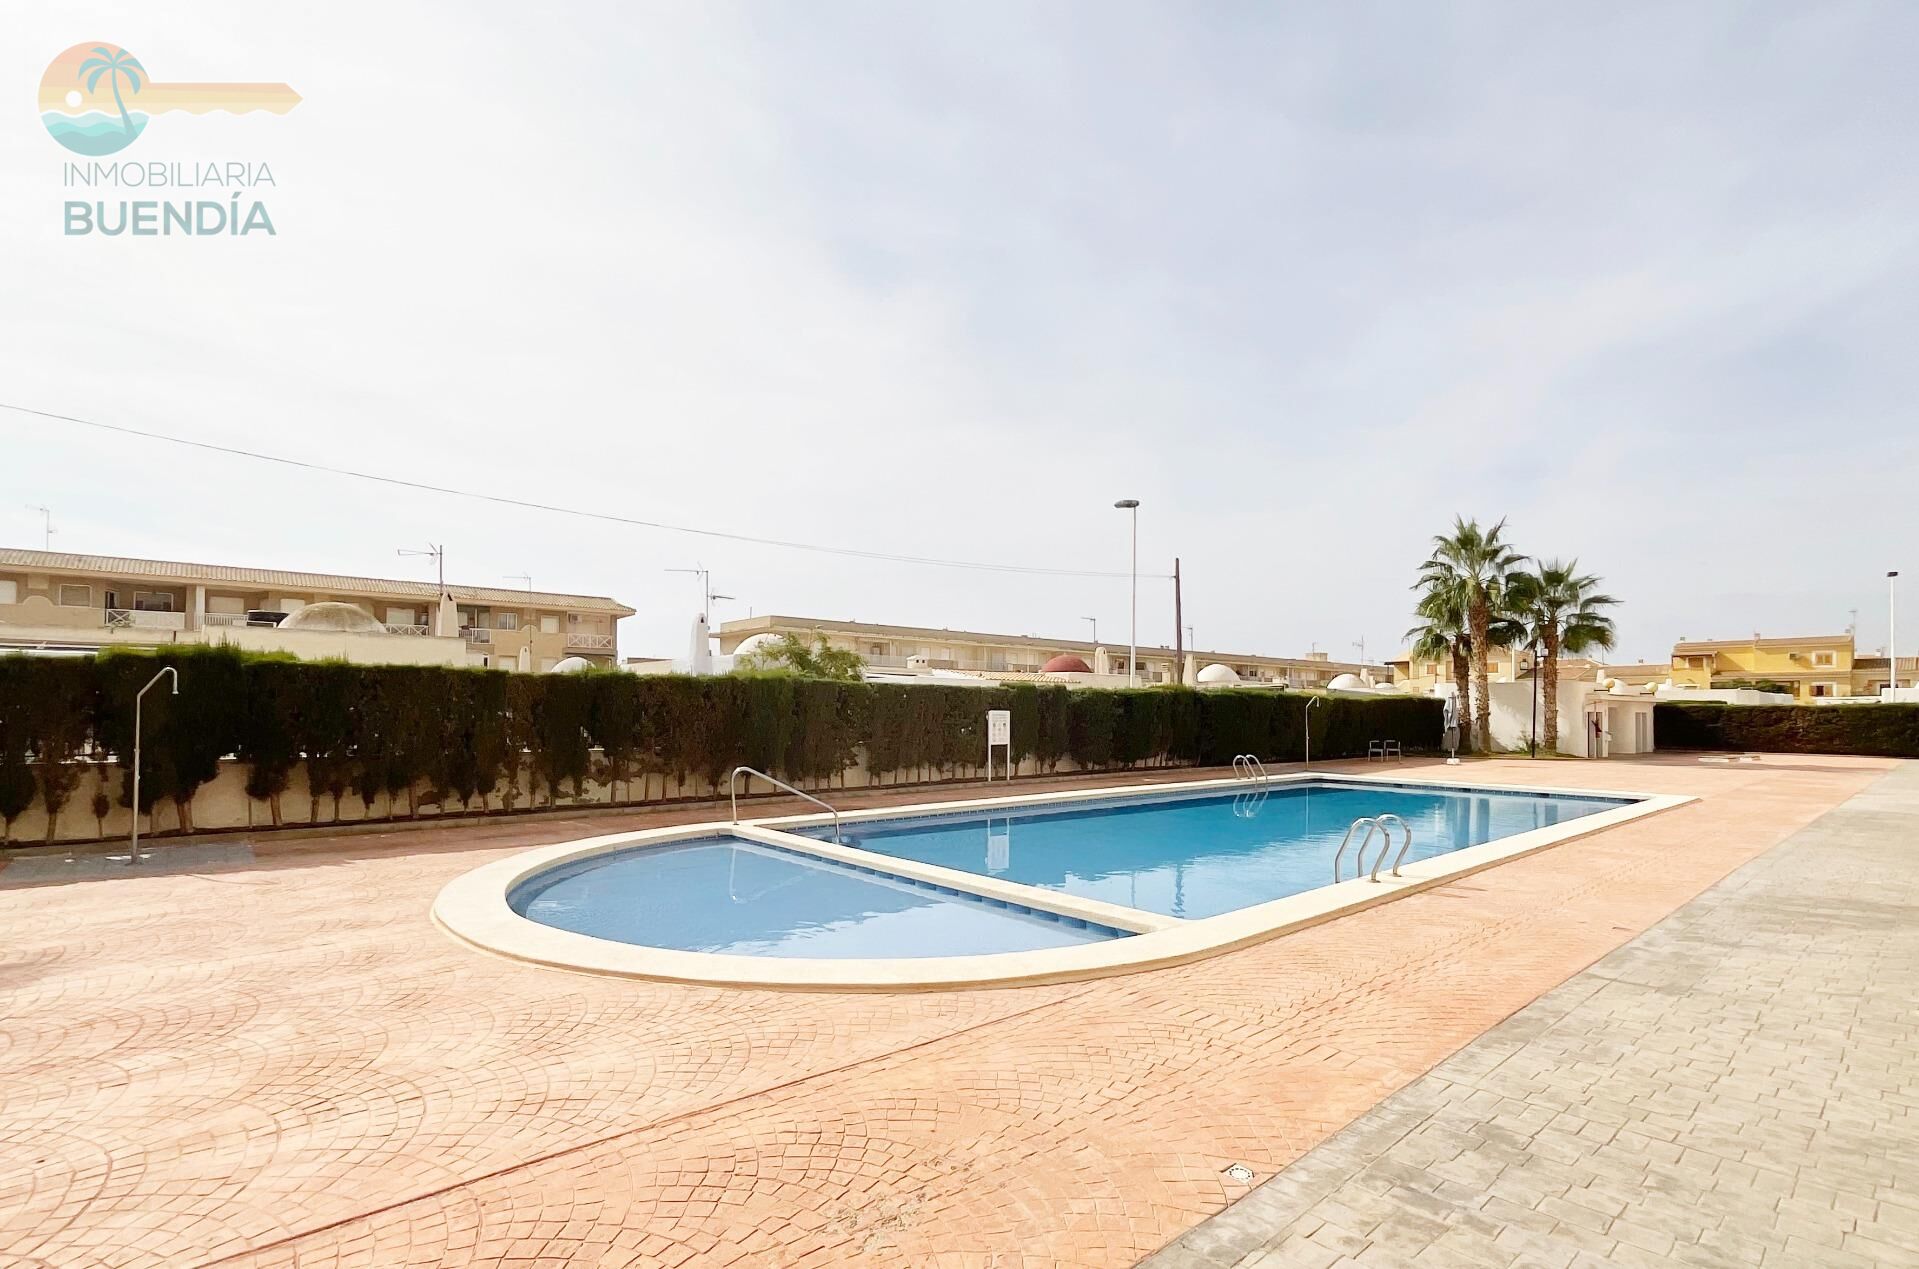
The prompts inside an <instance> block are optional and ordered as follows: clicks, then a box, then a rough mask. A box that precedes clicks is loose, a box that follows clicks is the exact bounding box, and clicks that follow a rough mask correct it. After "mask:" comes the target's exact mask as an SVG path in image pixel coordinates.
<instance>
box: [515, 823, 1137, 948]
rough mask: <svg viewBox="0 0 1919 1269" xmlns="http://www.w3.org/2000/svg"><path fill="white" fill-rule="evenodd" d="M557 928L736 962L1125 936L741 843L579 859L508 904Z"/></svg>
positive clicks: (528, 885)
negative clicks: (748, 958) (736, 959)
mask: <svg viewBox="0 0 1919 1269" xmlns="http://www.w3.org/2000/svg"><path fill="white" fill-rule="evenodd" d="M507 904H508V906H509V907H511V908H512V909H513V911H514V912H516V913H518V914H519V915H521V916H523V917H525V918H527V919H528V920H529V921H535V922H537V923H539V924H541V925H546V926H551V927H552V928H554V929H559V930H568V931H571V932H572V933H575V934H587V935H591V936H593V937H594V938H602V939H612V940H614V941H616V942H621V943H634V944H640V945H643V946H646V947H660V948H669V949H675V950H678V951H686V952H718V953H724V954H728V955H736V956H808V957H826V958H840V957H852V958H872V957H913V956H978V955H984V954H990V953H994V952H1031V951H1038V950H1041V949H1044V948H1055V947H1074V946H1077V945H1079V944H1083V943H1097V942H1100V941H1102V940H1105V939H1109V938H1118V937H1121V936H1122V933H1121V931H1119V930H1115V929H1111V928H1109V927H1105V926H1100V925H1093V924H1088V923H1087V922H1084V921H1076V920H1073V919H1071V918H1066V917H1060V916H1058V915H1055V914H1053V913H1050V912H1039V911H1036V910H1034V909H1031V908H1026V907H1021V906H1017V905H1008V904H1006V903H1005V902H1003V901H1002V902H999V903H997V904H996V903H993V902H991V901H989V900H985V899H981V898H979V897H977V896H975V895H970V894H962V893H960V892H958V891H956V890H953V889H950V888H939V887H934V886H930V885H924V884H917V883H915V882H912V881H909V880H904V879H901V878H898V877H891V876H886V875H883V874H880V873H876V872H873V871H871V870H865V869H857V868H853V867H849V866H847V865H845V864H841V863H835V862H833V861H830V860H824V859H816V858H813V857H811V856H808V855H804V854H800V853H798V852H796V851H791V850H782V849H780V848H779V847H777V846H768V845H764V844H759V843H755V842H750V841H745V840H742V839H740V838H737V837H731V836H719V835H715V836H711V837H702V838H695V839H693V840H690V841H679V842H675V843H673V844H671V845H667V846H657V847H653V848H650V849H649V848H640V849H636V850H627V851H620V852H617V853H614V854H608V855H595V856H593V857H591V858H588V859H581V860H575V861H573V862H572V863H568V864H562V865H561V866H559V867H557V868H552V869H549V870H547V871H545V872H541V873H538V874H536V875H535V876H533V877H531V878H529V879H528V880H526V881H525V882H523V883H521V884H520V885H518V886H516V887H514V889H513V891H512V892H511V893H510V894H509V895H508V896H507Z"/></svg>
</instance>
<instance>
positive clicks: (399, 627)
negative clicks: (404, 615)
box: [385, 621, 428, 637]
mask: <svg viewBox="0 0 1919 1269" xmlns="http://www.w3.org/2000/svg"><path fill="white" fill-rule="evenodd" d="M385 625H386V632H387V633H388V634H390V635H412V636H414V637H421V636H424V635H425V634H427V633H428V632H427V628H426V627H425V626H410V625H407V624H405V623H404V622H393V621H389V622H386V623H385Z"/></svg>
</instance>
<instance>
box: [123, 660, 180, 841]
mask: <svg viewBox="0 0 1919 1269" xmlns="http://www.w3.org/2000/svg"><path fill="white" fill-rule="evenodd" d="M169 675H171V676H172V678H173V694H174V695H175V696H178V695H179V694H180V671H178V670H176V669H174V668H173V667H172V666H170V665H166V666H162V667H160V672H159V673H158V674H156V675H154V676H153V677H152V678H150V679H148V680H147V686H146V687H143V688H141V689H140V690H139V692H138V693H136V694H135V696H134V698H133V837H132V843H131V845H130V846H129V847H128V849H127V866H128V867H129V868H131V867H132V866H133V865H134V864H137V863H139V862H140V703H141V701H143V700H145V699H146V695H147V688H150V687H152V686H153V685H154V684H155V683H158V682H159V681H160V680H161V679H163V678H166V677H168V676H169Z"/></svg>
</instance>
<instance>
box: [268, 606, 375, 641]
mask: <svg viewBox="0 0 1919 1269" xmlns="http://www.w3.org/2000/svg"><path fill="white" fill-rule="evenodd" d="M280 629H282V630H332V631H346V632H348V633H350V634H385V633H386V627H385V626H384V625H382V624H381V623H380V619H379V618H378V617H375V616H374V615H373V614H372V613H370V612H368V611H367V610H366V609H364V608H360V607H356V606H355V605H353V604H341V603H335V602H333V601H331V600H329V601H328V602H326V603H323V604H308V605H307V606H306V607H304V608H302V609H300V611H298V612H296V613H292V614H289V615H288V616H285V617H282V618H281V619H280Z"/></svg>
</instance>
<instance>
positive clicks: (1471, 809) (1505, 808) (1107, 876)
mask: <svg viewBox="0 0 1919 1269" xmlns="http://www.w3.org/2000/svg"><path fill="white" fill-rule="evenodd" d="M1629 800H1630V799H1625V798H1588V797H1566V796H1559V795H1545V794H1529V793H1512V794H1508V793H1479V792H1469V791H1466V790H1452V789H1431V788H1420V787H1414V786H1409V785H1356V784H1339V783H1337V782H1332V781H1315V782H1313V783H1310V784H1294V785H1280V786H1275V787H1274V788H1272V790H1271V791H1270V792H1269V793H1268V794H1266V795H1265V796H1264V797H1261V796H1259V795H1251V796H1248V795H1239V796H1235V795H1233V794H1221V795H1218V796H1207V797H1186V798H1158V799H1143V800H1142V799H1125V800H1121V799H1114V800H1112V801H1110V802H1100V803H1094V804H1092V805H1087V804H1081V805H1078V806H1073V807H1064V808H1062V807H1035V808H1032V809H1030V810H1022V811H1019V812H1017V813H1015V814H1011V815H992V816H989V815H985V814H982V813H980V812H977V811H974V812H957V813H954V814H947V815H937V816H923V817H916V818H913V819H903V820H877V821H868V822H864V823H850V824H848V825H847V826H846V828H845V830H844V831H845V838H844V840H845V842H846V844H847V845H848V846H858V847H860V848H861V849H864V850H870V851H874V852H876V853H878V854H882V855H892V856H895V857H897V858H900V859H914V860H919V861H920V862H922V863H929V864H939V865H941V866H943V867H947V868H955V869H959V870H961V871H963V872H972V873H982V874H985V875H989V876H993V877H999V878H1003V879H1005V880H1007V881H1017V882H1022V883H1024V884H1026V885H1029V886H1041V887H1044V888H1045V889H1048V890H1059V891H1063V892H1065V893H1067V894H1071V895H1078V896H1080V897H1082V898H1087V899H1103V900H1105V901H1107V902H1108V903H1118V904H1124V905H1125V906H1127V907H1129V908H1142V909H1145V910H1146V911H1148V912H1158V913H1161V914H1164V915H1166V916H1175V917H1192V918H1197V917H1209V916H1217V915H1218V914H1220V913H1222V912H1231V911H1233V910H1234V909H1236V908H1245V907H1251V906H1252V905H1253V904H1256V903H1264V902H1266V901H1267V900H1269V899H1279V898H1283V897H1285V896H1286V895H1292V894H1298V893H1300V892H1301V891H1303V890H1311V889H1314V888H1315V887H1318V886H1324V885H1329V884H1331V882H1332V862H1333V853H1334V851H1335V850H1336V849H1337V848H1338V846H1339V841H1340V838H1341V837H1343V836H1345V833H1346V829H1347V826H1348V825H1350V824H1351V823H1352V822H1353V821H1354V820H1355V819H1357V818H1359V817H1360V816H1362V815H1380V814H1384V813H1386V812H1391V813H1393V814H1394V815H1397V816H1399V817H1400V818H1401V819H1403V820H1405V821H1406V823H1407V824H1408V825H1410V826H1411V827H1412V830H1413V844H1412V849H1411V851H1409V852H1408V853H1407V856H1406V859H1407V862H1409V863H1410V862H1412V861H1413V860H1417V859H1426V858H1430V857H1431V856H1433V855H1440V854H1444V853H1446V852H1447V851H1453V850H1458V849H1460V848H1461V847H1464V846H1477V845H1479V844H1480V843H1482V842H1489V841H1494V840H1496V839H1498V838H1501V837H1511V836H1512V835H1514V834H1515V833H1523V832H1525V831H1527V830H1529V829H1534V828H1543V827H1545V826H1547V825H1550V824H1561V823H1564V822H1565V821H1567V820H1571V819H1577V818H1579V817H1580V816H1582V815H1593V814H1596V813H1597V812H1600V811H1607V810H1611V809H1613V808H1615V807H1618V806H1624V805H1626V804H1627V803H1628V801H1629ZM802 831H803V832H804V834H805V835H806V836H809V837H821V838H830V837H831V836H832V830H831V829H830V828H822V829H806V830H802ZM1398 843H1399V837H1398V835H1397V834H1395V836H1394V844H1393V850H1394V853H1395V854H1397V853H1398V849H1399V846H1398ZM1369 858H1370V855H1369ZM1344 875H1345V876H1346V877H1348V878H1350V877H1351V876H1352V875H1353V851H1352V850H1350V849H1349V850H1348V851H1347V852H1346V871H1345V874H1344Z"/></svg>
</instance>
